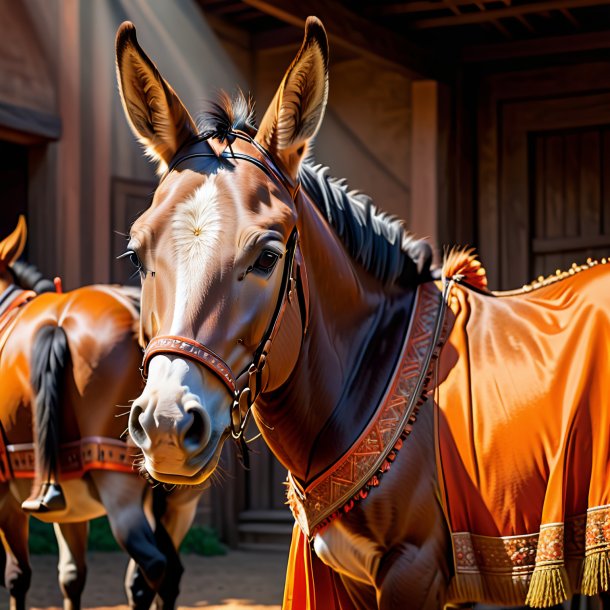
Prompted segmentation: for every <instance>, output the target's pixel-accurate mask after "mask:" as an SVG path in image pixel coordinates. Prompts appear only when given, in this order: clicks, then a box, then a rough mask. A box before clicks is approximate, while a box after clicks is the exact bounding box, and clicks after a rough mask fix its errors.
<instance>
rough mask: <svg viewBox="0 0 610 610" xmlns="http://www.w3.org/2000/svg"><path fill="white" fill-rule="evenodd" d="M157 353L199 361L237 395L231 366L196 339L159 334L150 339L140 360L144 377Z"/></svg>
mask: <svg viewBox="0 0 610 610" xmlns="http://www.w3.org/2000/svg"><path fill="white" fill-rule="evenodd" d="M157 354H179V355H180V356H187V357H188V358H189V359H190V360H195V361H196V362H199V363H200V364H202V365H203V366H205V367H207V368H208V369H210V370H211V371H212V372H213V373H215V375H216V376H217V377H218V378H219V379H220V380H221V381H222V382H223V383H224V384H225V385H226V386H227V388H228V390H229V392H230V394H231V395H232V396H233V395H237V382H236V381H235V377H234V375H233V371H231V367H230V366H229V365H228V364H227V363H226V362H225V361H224V360H223V359H222V358H221V357H220V356H219V355H218V354H216V353H214V352H213V351H212V350H211V349H209V348H207V347H206V346H205V345H203V344H201V343H199V342H198V341H194V340H193V339H187V338H186V337H180V336H178V335H175V336H174V335H161V336H159V337H155V338H154V339H152V340H151V341H150V343H149V344H148V345H147V346H146V353H145V354H144V361H143V362H142V375H144V378H146V377H148V364H149V363H150V360H151V358H153V357H154V356H156V355H157Z"/></svg>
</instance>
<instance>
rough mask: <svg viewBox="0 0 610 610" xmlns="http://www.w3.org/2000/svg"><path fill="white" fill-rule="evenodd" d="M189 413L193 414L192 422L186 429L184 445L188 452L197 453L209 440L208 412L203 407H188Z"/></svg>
mask: <svg viewBox="0 0 610 610" xmlns="http://www.w3.org/2000/svg"><path fill="white" fill-rule="evenodd" d="M187 413H188V414H189V415H190V416H191V418H192V419H191V422H190V425H189V426H188V428H186V430H185V431H184V437H183V441H182V442H183V446H184V448H185V449H186V451H187V452H188V453H196V452H198V451H199V450H200V449H201V448H202V447H203V446H205V445H206V444H207V442H208V440H209V433H210V428H209V422H208V417H207V413H206V412H205V411H204V410H203V409H202V408H201V407H197V408H191V409H188V411H187Z"/></svg>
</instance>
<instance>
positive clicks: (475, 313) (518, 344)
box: [435, 264, 610, 607]
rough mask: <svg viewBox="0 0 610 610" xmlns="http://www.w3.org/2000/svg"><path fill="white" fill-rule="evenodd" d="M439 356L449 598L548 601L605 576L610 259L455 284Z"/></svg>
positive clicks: (598, 584)
mask: <svg viewBox="0 0 610 610" xmlns="http://www.w3.org/2000/svg"><path fill="white" fill-rule="evenodd" d="M449 307H450V310H451V311H450V312H448V315H449V316H451V312H452V313H453V316H454V317H455V319H454V321H453V328H452V330H451V333H450V335H449V337H448V340H447V342H446V344H445V347H444V348H443V350H442V352H441V355H440V359H439V362H438V379H439V383H438V386H437V388H436V391H435V401H436V405H437V407H436V408H437V431H438V442H439V445H438V468H439V478H440V479H441V482H442V484H443V486H444V501H445V510H446V514H447V519H448V523H449V525H450V529H451V532H452V538H453V545H454V558H455V568H456V573H455V577H454V579H453V582H452V585H451V597H452V600H453V601H469V600H475V599H476V600H479V601H489V602H494V603H504V604H523V603H524V602H526V603H527V604H529V605H532V606H538V607H544V606H550V605H553V604H557V603H560V602H562V601H563V600H564V599H566V598H567V597H569V596H570V595H571V594H572V592H576V591H582V592H583V593H585V594H588V595H593V594H596V593H598V592H599V591H601V590H606V589H608V587H609V585H610V476H609V475H610V265H602V264H599V265H593V264H592V265H591V268H589V266H585V267H583V268H576V269H572V270H571V271H570V272H569V273H566V274H563V275H562V276H560V277H557V278H554V279H553V281H546V282H541V283H540V284H538V285H533V286H532V287H529V288H527V289H525V290H522V291H515V292H512V293H503V294H500V295H498V296H491V295H485V294H482V293H479V292H476V291H474V290H470V289H468V288H466V287H464V286H462V285H459V284H454V285H453V287H452V288H451V292H450V297H449Z"/></svg>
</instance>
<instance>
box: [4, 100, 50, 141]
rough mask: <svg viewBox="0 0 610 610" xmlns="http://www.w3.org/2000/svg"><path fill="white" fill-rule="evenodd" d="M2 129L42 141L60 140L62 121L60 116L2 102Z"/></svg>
mask: <svg viewBox="0 0 610 610" xmlns="http://www.w3.org/2000/svg"><path fill="white" fill-rule="evenodd" d="M0 127H2V128H5V129H7V130H10V131H11V132H15V133H18V132H21V133H22V134H23V136H24V137H25V136H31V137H33V138H34V139H36V140H40V141H49V140H59V138H60V137H61V119H60V118H59V117H58V116H56V115H54V114H48V113H46V112H41V111H40V110H33V109H31V108H25V107H23V106H15V105H14V104H7V103H6V102H2V101H0Z"/></svg>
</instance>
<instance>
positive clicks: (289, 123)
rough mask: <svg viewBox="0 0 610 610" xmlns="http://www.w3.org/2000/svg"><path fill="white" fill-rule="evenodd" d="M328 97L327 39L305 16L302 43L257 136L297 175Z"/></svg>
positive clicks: (313, 19) (317, 22)
mask: <svg viewBox="0 0 610 610" xmlns="http://www.w3.org/2000/svg"><path fill="white" fill-rule="evenodd" d="M327 99H328V39H327V37H326V31H325V30H324V26H323V25H322V22H321V21H320V20H319V19H318V18H317V17H308V19H307V22H306V23H305V37H304V39H303V44H302V45H301V48H300V50H299V52H298V53H297V56H296V57H295V58H294V61H293V62H292V64H291V65H290V67H289V68H288V70H287V71H286V74H285V75H284V78H283V80H282V82H281V84H280V86H279V89H278V90H277V93H276V94H275V97H274V98H273V101H272V102H271V104H270V105H269V108H267V112H266V113H265V116H264V117H263V120H262V121H261V126H260V129H259V130H258V134H257V136H256V140H257V142H259V143H260V144H261V145H262V146H263V147H264V148H266V149H267V150H268V151H269V152H270V153H271V154H273V155H275V156H277V157H279V158H280V160H281V161H282V162H283V163H284V165H285V166H286V169H287V170H288V171H289V172H290V174H291V175H292V177H293V178H294V177H296V175H297V173H298V171H299V165H300V163H301V160H302V159H303V156H304V155H305V152H306V149H307V144H308V142H309V141H310V140H311V138H312V137H313V136H314V135H315V134H316V132H317V131H318V128H319V127H320V123H321V122H322V117H323V116H324V109H325V108H326V101H327Z"/></svg>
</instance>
